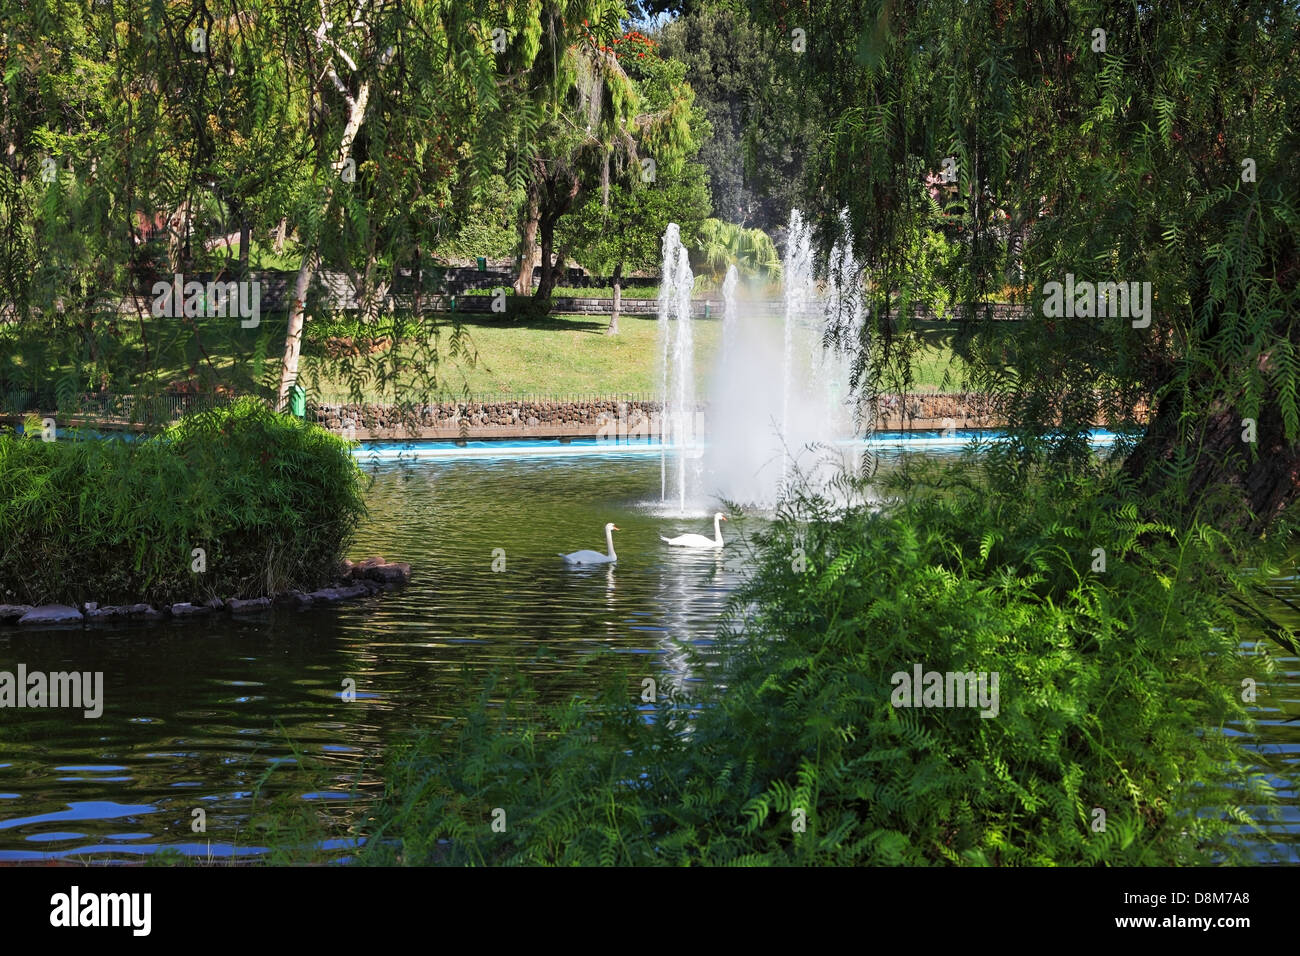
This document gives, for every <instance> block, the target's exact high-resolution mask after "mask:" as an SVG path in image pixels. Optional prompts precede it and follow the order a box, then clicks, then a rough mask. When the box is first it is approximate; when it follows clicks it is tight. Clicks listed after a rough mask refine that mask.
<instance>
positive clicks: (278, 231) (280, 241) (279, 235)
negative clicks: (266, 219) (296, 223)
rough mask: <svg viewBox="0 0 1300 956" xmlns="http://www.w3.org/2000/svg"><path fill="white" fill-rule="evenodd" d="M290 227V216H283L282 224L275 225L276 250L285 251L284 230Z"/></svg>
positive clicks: (281, 218)
mask: <svg viewBox="0 0 1300 956" xmlns="http://www.w3.org/2000/svg"><path fill="white" fill-rule="evenodd" d="M288 227H289V219H288V217H287V216H281V217H280V225H278V226H276V227H275V244H274V246H273V247H272V248H274V249H275V251H276V252H284V232H285V230H286V229H287V228H288Z"/></svg>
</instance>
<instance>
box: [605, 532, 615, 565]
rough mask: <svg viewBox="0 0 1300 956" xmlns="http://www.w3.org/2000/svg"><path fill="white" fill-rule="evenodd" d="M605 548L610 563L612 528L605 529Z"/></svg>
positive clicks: (612, 546) (611, 558)
mask: <svg viewBox="0 0 1300 956" xmlns="http://www.w3.org/2000/svg"><path fill="white" fill-rule="evenodd" d="M605 546H606V548H607V549H608V551H609V557H610V560H611V561H612V560H613V559H614V530H613V529H612V528H606V529H605Z"/></svg>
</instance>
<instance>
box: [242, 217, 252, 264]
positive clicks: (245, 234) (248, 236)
mask: <svg viewBox="0 0 1300 956" xmlns="http://www.w3.org/2000/svg"><path fill="white" fill-rule="evenodd" d="M252 245H253V227H252V226H251V225H250V224H249V222H248V220H247V219H241V220H240V222H239V274H240V275H248V253H249V249H250V248H251V246H252Z"/></svg>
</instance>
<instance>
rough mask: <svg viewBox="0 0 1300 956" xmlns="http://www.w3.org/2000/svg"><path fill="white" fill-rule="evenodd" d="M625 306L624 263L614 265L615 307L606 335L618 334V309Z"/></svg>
mask: <svg viewBox="0 0 1300 956" xmlns="http://www.w3.org/2000/svg"><path fill="white" fill-rule="evenodd" d="M622 306H623V263H621V262H620V263H619V264H618V265H616V266H614V309H613V311H612V312H611V314H610V317H609V328H608V329H606V330H605V334H606V335H618V310H619V309H620V308H622Z"/></svg>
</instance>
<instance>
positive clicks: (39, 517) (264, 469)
mask: <svg viewBox="0 0 1300 956" xmlns="http://www.w3.org/2000/svg"><path fill="white" fill-rule="evenodd" d="M361 480H362V478H361V470H360V469H359V468H358V466H357V465H356V463H355V461H354V460H353V458H352V456H351V454H350V453H349V451H348V447H347V443H346V442H344V441H343V440H342V439H340V438H337V437H335V436H334V435H332V434H330V433H329V432H327V431H325V430H324V429H322V428H319V427H317V426H314V425H308V424H304V423H303V422H301V421H299V420H297V419H295V418H293V417H291V416H288V415H278V414H276V413H275V412H273V411H271V410H270V409H269V408H268V407H267V406H266V405H264V404H263V403H261V402H259V401H257V400H254V399H242V400H240V401H238V402H236V403H234V404H232V405H231V406H228V407H226V408H220V409H216V410H213V411H208V412H203V413H201V414H197V415H193V416H190V417H187V418H184V419H182V420H181V421H179V422H177V423H176V424H174V425H172V426H170V427H169V428H168V429H166V430H165V431H164V432H163V433H162V434H160V435H157V436H154V437H152V438H147V439H141V440H129V439H126V440H123V439H108V440H96V439H87V440H77V439H75V438H74V439H71V440H69V439H64V438H60V440H59V441H57V442H48V443H47V442H42V441H39V440H35V439H32V438H26V437H17V436H15V435H13V434H0V600H5V601H11V602H13V601H18V602H22V603H30V604H40V603H48V602H60V603H68V604H76V603H80V602H83V601H88V600H89V601H97V602H99V603H101V604H118V603H133V602H137V601H147V602H152V603H171V602H175V601H184V600H196V601H200V600H206V599H207V598H210V597H222V598H225V597H236V596H237V597H252V596H258V595H263V594H271V593H277V592H280V591H284V590H287V589H289V588H301V589H311V588H315V587H319V586H321V585H323V584H326V583H328V582H329V580H330V578H331V577H332V574H333V571H334V569H335V567H336V566H337V563H338V561H339V559H340V558H341V557H342V555H343V553H344V550H345V549H346V547H347V544H348V542H349V540H350V538H351V536H352V534H353V532H354V531H355V529H356V526H357V523H358V521H359V520H360V519H361V517H362V516H363V515H364V513H365V504H364V501H363V498H362V486H361ZM194 548H203V549H204V550H205V552H206V570H205V571H203V572H202V573H197V572H195V571H193V570H191V569H192V566H193V560H194V559H193V558H192V550H193V549H194Z"/></svg>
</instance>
